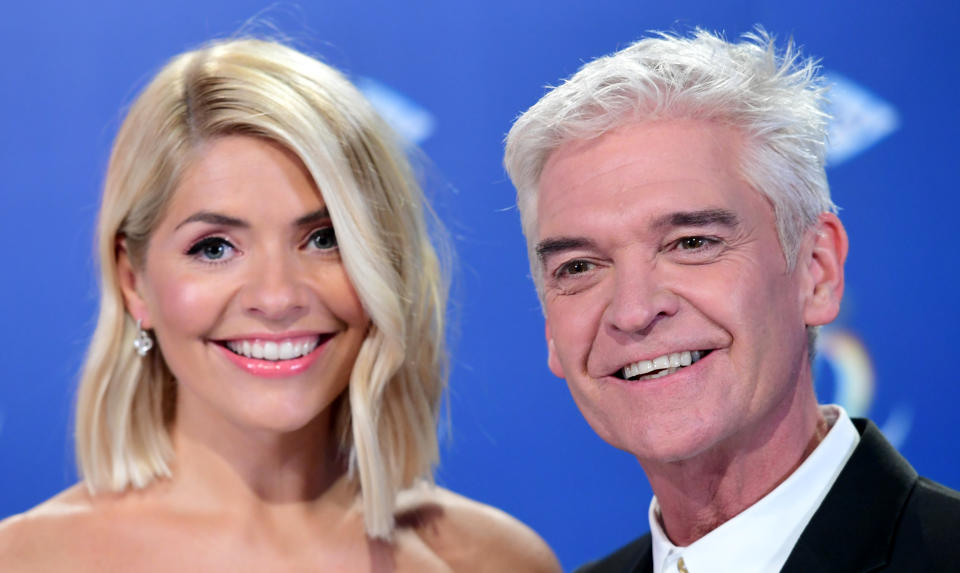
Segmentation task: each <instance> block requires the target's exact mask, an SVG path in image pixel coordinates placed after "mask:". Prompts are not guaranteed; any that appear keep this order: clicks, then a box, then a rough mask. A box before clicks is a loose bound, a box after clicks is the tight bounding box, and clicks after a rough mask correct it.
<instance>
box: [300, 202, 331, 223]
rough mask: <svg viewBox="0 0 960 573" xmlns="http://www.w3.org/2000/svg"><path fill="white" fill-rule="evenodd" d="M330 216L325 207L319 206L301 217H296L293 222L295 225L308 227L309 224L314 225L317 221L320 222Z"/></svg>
mask: <svg viewBox="0 0 960 573" xmlns="http://www.w3.org/2000/svg"><path fill="white" fill-rule="evenodd" d="M329 218H330V212H329V211H327V208H326V207H321V208H319V209H317V210H316V211H314V212H313V213H307V214H306V215H304V216H303V217H300V218H298V219H297V220H296V221H295V222H294V226H295V227H309V226H310V225H315V224H317V223H322V222H324V221H326V220H327V219H329Z"/></svg>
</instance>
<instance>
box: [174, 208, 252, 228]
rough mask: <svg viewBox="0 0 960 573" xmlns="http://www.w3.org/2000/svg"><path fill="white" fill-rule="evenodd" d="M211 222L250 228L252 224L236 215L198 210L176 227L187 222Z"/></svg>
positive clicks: (212, 223)
mask: <svg viewBox="0 0 960 573" xmlns="http://www.w3.org/2000/svg"><path fill="white" fill-rule="evenodd" d="M198 222H199V223H209V224H211V225H221V226H224V227H240V228H244V229H246V228H248V227H250V224H249V223H247V222H246V221H244V220H243V219H237V218H236V217H229V216H227V215H222V214H220V213H213V212H211V211H198V212H196V213H194V214H193V215H190V216H189V217H187V218H186V219H184V220H183V221H180V224H179V225H177V226H176V228H175V229H174V230H176V229H179V228H180V227H182V226H184V225H186V224H187V223H198Z"/></svg>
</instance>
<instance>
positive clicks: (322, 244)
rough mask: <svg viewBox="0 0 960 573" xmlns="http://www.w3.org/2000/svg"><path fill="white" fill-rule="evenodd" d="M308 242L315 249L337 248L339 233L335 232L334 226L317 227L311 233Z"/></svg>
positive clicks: (327, 249)
mask: <svg viewBox="0 0 960 573" xmlns="http://www.w3.org/2000/svg"><path fill="white" fill-rule="evenodd" d="M308 244H309V246H311V247H313V248H315V249H320V250H322V251H329V250H330V249H335V248H337V235H336V233H334V231H333V227H324V228H322V229H317V230H316V231H314V232H313V234H312V235H310V239H309V241H308Z"/></svg>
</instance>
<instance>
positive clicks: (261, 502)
mask: <svg viewBox="0 0 960 573" xmlns="http://www.w3.org/2000/svg"><path fill="white" fill-rule="evenodd" d="M424 210H425V205H424V203H423V198H422V196H421V192H420V190H419V188H418V186H417V185H416V184H415V183H414V181H413V179H412V177H411V173H410V168H409V166H408V164H407V162H406V159H405V157H404V155H403V153H402V151H401V150H400V149H399V148H398V147H397V145H396V143H395V142H394V141H393V139H392V135H391V134H390V132H389V130H388V129H387V127H386V126H385V125H384V124H383V122H382V121H381V120H380V119H379V118H378V117H377V115H376V114H375V113H374V112H373V111H372V109H371V108H370V106H369V104H368V103H366V102H365V100H364V99H363V97H362V96H361V95H360V93H359V92H358V91H357V90H356V89H355V88H354V87H353V86H352V85H351V84H350V83H349V82H348V81H347V80H345V79H344V78H343V77H342V76H341V75H340V74H339V73H338V72H336V71H335V70H333V69H331V68H330V67H328V66H326V65H324V64H322V63H320V62H318V61H316V60H314V59H311V58H309V57H307V56H305V55H303V54H300V53H298V52H296V51H294V50H292V49H290V48H287V47H284V46H281V45H278V44H274V43H271V42H265V41H260V40H249V39H248V40H234V41H228V42H221V43H216V44H213V45H210V46H208V47H206V48H204V49H201V50H197V51H194V52H189V53H186V54H183V55H181V56H179V57H177V58H175V59H174V60H172V61H171V62H170V63H169V64H168V65H167V66H166V67H164V68H163V69H162V70H161V71H160V73H159V74H158V75H157V76H156V78H154V80H153V81H152V82H151V83H150V85H149V86H147V88H146V89H145V90H144V92H143V93H142V94H141V95H140V97H139V98H138V99H137V101H136V102H135V103H134V105H133V106H132V108H131V110H130V112H129V114H128V116H127V118H126V120H125V121H124V123H123V125H122V126H121V129H120V131H119V133H118V135H117V139H116V142H115V144H114V148H113V153H112V156H111V159H110V166H109V170H108V173H107V178H106V184H105V188H104V195H103V202H102V206H101V210H100V219H99V226H98V240H99V255H100V259H101V275H102V276H101V281H102V286H101V305H100V316H99V319H98V323H97V328H96V332H95V333H94V336H93V340H92V342H91V345H90V349H89V352H88V356H87V360H86V364H85V367H84V371H83V375H82V380H81V385H80V390H79V396H78V400H77V420H76V449H77V457H78V461H79V465H80V471H81V475H82V476H83V483H82V484H80V485H77V486H74V487H73V488H71V489H68V490H67V491H65V492H63V493H61V494H60V495H58V496H56V497H54V498H53V499H51V500H49V501H48V502H46V503H44V504H42V505H40V506H38V507H37V508H35V509H33V510H31V511H29V512H27V513H26V514H24V515H22V516H16V517H14V518H11V519H9V520H7V521H6V522H5V523H4V524H3V525H2V526H0V565H2V567H0V568H3V570H28V571H29V570H70V571H75V572H76V571H114V570H123V571H173V570H181V571H193V570H197V571H220V570H223V571H231V572H234V571H286V570H297V571H301V570H303V571H306V570H310V571H368V570H372V571H432V570H436V571H450V570H453V571H472V570H482V571H488V570H489V571H525V570H529V571H540V570H543V571H550V570H556V569H558V566H557V564H556V560H555V559H554V557H553V555H552V553H551V552H550V550H549V549H548V548H547V547H546V545H545V544H544V543H543V541H542V540H540V539H539V537H537V535H536V534H535V533H533V532H532V531H531V530H529V529H527V528H526V527H525V526H523V525H522V524H520V523H519V522H517V521H515V520H513V519H512V518H510V517H508V516H506V515H505V514H503V513H501V512H499V511H497V510H494V509H492V508H489V507H486V506H483V505H481V504H478V503H476V502H472V501H469V500H467V499H465V498H462V497H460V496H457V495H455V494H452V493H450V492H447V491H444V490H441V489H439V488H435V487H432V486H426V485H417V484H422V482H423V480H424V479H425V478H426V479H428V478H429V477H430V472H431V468H432V465H433V464H434V463H435V461H436V458H437V439H436V432H435V426H436V415H437V407H438V400H439V397H440V395H441V391H442V388H443V385H444V381H445V367H446V364H445V354H444V347H443V335H444V326H443V322H444V314H443V313H444V305H445V289H444V281H443V279H442V276H441V269H440V266H439V264H438V260H437V256H436V254H435V252H434V250H433V248H432V247H431V245H430V241H429V239H428V236H427V232H426V228H425V222H424V214H423V212H424Z"/></svg>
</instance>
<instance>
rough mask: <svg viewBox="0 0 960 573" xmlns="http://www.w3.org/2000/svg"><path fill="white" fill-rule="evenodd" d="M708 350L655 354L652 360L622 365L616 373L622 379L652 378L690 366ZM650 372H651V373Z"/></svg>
mask: <svg viewBox="0 0 960 573" xmlns="http://www.w3.org/2000/svg"><path fill="white" fill-rule="evenodd" d="M708 352H709V351H701V350H684V351H683V352H674V353H672V354H664V355H663V356H657V357H656V358H654V359H653V360H641V361H639V362H634V363H633V364H628V365H626V366H624V367H623V369H622V370H620V372H618V374H620V376H621V377H622V378H623V379H624V380H653V379H654V378H660V377H661V376H666V375H667V374H673V373H674V372H676V371H677V370H679V369H681V368H683V367H685V366H690V365H691V364H693V363H694V362H696V361H697V360H700V359H701V358H703V357H704V356H706V355H707V354H708ZM651 372H652V374H651Z"/></svg>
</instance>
